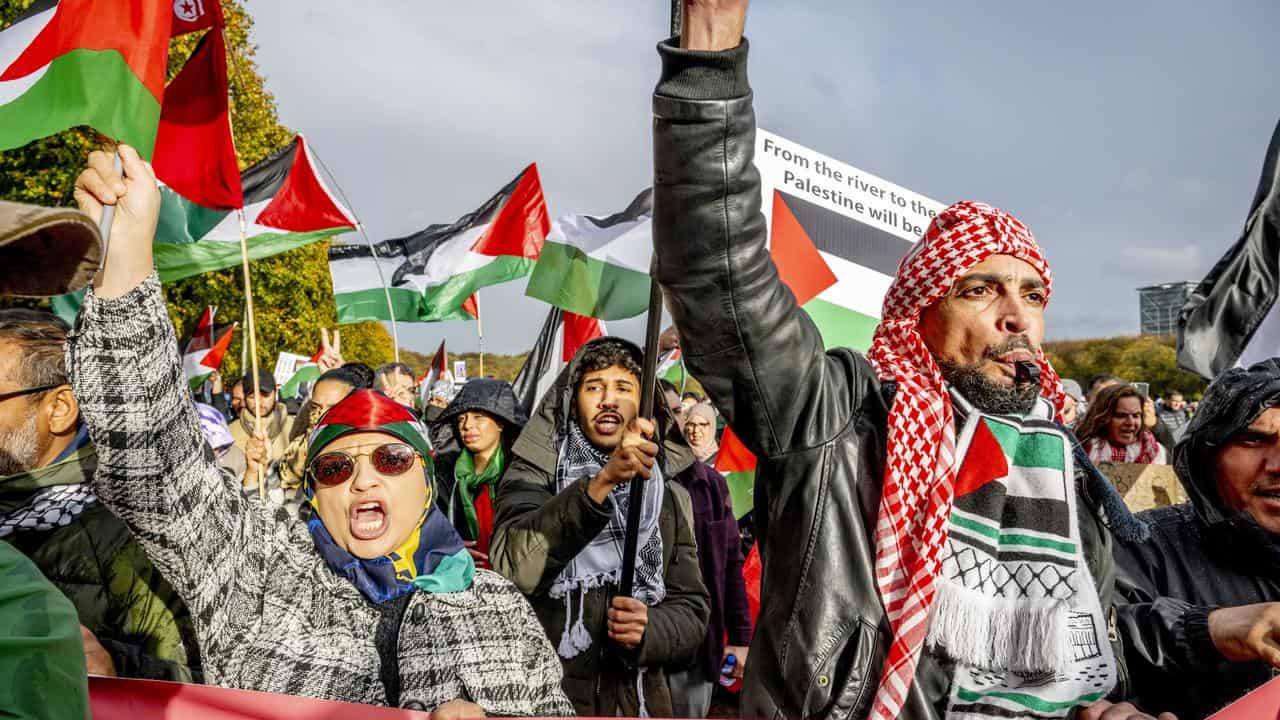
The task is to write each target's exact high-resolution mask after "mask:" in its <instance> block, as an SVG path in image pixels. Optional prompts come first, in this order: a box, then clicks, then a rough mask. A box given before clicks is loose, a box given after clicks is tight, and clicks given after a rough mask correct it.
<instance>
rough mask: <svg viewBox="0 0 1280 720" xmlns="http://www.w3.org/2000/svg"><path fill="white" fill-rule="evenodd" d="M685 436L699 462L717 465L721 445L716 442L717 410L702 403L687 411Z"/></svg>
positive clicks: (708, 404)
mask: <svg viewBox="0 0 1280 720" xmlns="http://www.w3.org/2000/svg"><path fill="white" fill-rule="evenodd" d="M684 436H685V438H686V439H687V440H688V441H689V447H690V448H691V449H692V450H693V456H694V457H696V458H697V459H698V462H704V463H706V464H708V465H715V464H716V455H718V454H719V453H720V445H719V443H717V442H716V409H715V408H714V407H712V406H711V404H710V403H706V402H700V403H697V404H695V405H693V406H692V407H690V408H689V409H688V410H686V411H685V421H684Z"/></svg>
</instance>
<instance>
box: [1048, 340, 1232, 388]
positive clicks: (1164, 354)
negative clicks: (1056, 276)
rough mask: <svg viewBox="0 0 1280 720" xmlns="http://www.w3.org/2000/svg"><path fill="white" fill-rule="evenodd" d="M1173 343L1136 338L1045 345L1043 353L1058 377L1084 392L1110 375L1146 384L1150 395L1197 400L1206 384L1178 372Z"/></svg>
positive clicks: (1193, 376)
mask: <svg viewBox="0 0 1280 720" xmlns="http://www.w3.org/2000/svg"><path fill="white" fill-rule="evenodd" d="M1175 342H1176V341H1175V338H1174V337H1173V336H1171V335H1170V336H1165V337H1157V336H1153V335H1139V336H1136V337H1114V338H1100V339H1094V340H1063V341H1059V342H1047V343H1045V344H1044V349H1045V352H1046V353H1047V354H1048V355H1049V361H1050V362H1051V363H1053V367H1054V369H1055V370H1057V371H1058V374H1059V375H1061V376H1062V377H1064V378H1068V377H1069V378H1073V379H1075V380H1077V381H1079V383H1080V385H1081V386H1082V387H1084V389H1085V391H1086V392H1087V391H1088V390H1089V388H1088V387H1085V385H1086V383H1088V382H1089V378H1090V377H1092V376H1094V375H1099V374H1102V373H1110V374H1112V375H1117V376H1119V377H1122V378H1124V379H1125V380H1128V381H1130V382H1145V383H1150V384H1151V392H1152V394H1153V395H1163V394H1164V393H1165V392H1166V391H1168V390H1170V389H1176V390H1178V391H1180V392H1182V393H1183V394H1184V395H1186V396H1188V397H1199V396H1200V395H1201V394H1203V393H1204V389H1205V387H1207V385H1208V383H1206V382H1205V381H1204V380H1203V379H1201V378H1200V377H1199V376H1197V375H1193V374H1191V373H1188V372H1184V371H1182V370H1179V369H1178V366H1177V350H1176V345H1175Z"/></svg>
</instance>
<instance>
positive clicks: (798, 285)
mask: <svg viewBox="0 0 1280 720" xmlns="http://www.w3.org/2000/svg"><path fill="white" fill-rule="evenodd" d="M769 254H770V255H772V256H773V264H774V265H777V266H778V277H779V279H781V280H782V282H783V283H784V284H785V285H786V286H787V287H789V288H791V292H792V294H793V295H795V296H796V303H797V304H799V305H804V304H805V303H807V302H809V301H810V300H812V299H814V298H815V297H817V296H818V294H819V293H821V292H822V291H823V290H826V289H827V288H829V287H831V286H832V285H835V284H836V274H835V273H833V272H831V268H830V267H828V266H827V261H826V260H823V259H822V254H821V253H820V252H818V248H817V247H816V246H815V245H814V244H813V240H810V239H809V234H808V233H807V232H805V230H804V227H802V226H801V225H800V221H798V220H796V216H795V215H794V214H792V212H791V208H789V207H787V202H786V201H785V200H783V199H782V193H779V192H778V191H777V190H774V191H773V227H772V230H771V233H770V236H769Z"/></svg>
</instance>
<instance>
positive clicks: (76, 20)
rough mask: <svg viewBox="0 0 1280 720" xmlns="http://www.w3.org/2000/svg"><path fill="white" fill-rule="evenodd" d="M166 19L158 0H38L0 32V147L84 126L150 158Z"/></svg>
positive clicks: (169, 15) (165, 6) (167, 8)
mask: <svg viewBox="0 0 1280 720" xmlns="http://www.w3.org/2000/svg"><path fill="white" fill-rule="evenodd" d="M172 21H173V6H172V4H171V3H169V2H165V1H163V0H147V1H145V2H144V1H142V0H135V1H133V2H123V1H122V0H62V2H60V3H54V2H51V1H49V0H37V2H35V3H34V4H32V6H31V7H30V9H29V10H28V11H27V13H25V14H24V15H23V16H22V17H20V18H18V20H17V21H16V22H14V23H13V24H12V25H10V26H9V27H7V28H5V29H4V30H3V31H0V149H7V148H14V147H18V146H20V145H25V144H26V143H29V142H31V141H32V140H37V139H39V138H42V137H46V136H49V135H52V134H54V133H57V132H61V131H62V130H66V129H67V128H72V127H75V126H77V125H88V126H90V127H92V128H93V129H95V130H97V131H98V132H100V133H102V134H104V135H106V136H108V137H110V138H114V139H116V140H119V141H121V142H124V143H127V144H129V145H132V146H133V147H135V148H137V150H138V152H139V153H141V154H142V156H143V157H145V158H150V157H151V151H152V148H153V146H154V145H155V140H156V127H157V125H158V124H159V122H160V103H161V100H162V99H163V98H164V79H165V68H166V66H167V63H168V61H169V31H170V27H171V25H172Z"/></svg>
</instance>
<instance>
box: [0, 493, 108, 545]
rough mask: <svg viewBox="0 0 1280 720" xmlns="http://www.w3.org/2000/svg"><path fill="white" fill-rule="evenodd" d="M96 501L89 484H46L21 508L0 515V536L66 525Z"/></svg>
mask: <svg viewBox="0 0 1280 720" xmlns="http://www.w3.org/2000/svg"><path fill="white" fill-rule="evenodd" d="M97 501H98V496H97V495H95V494H94V492H93V487H91V486H90V485H89V483H76V484H74V485H54V486H53V487H47V488H45V489H43V490H41V491H40V492H38V493H36V494H35V495H33V496H32V497H31V500H30V501H28V502H27V503H26V504H25V505H23V506H22V507H20V508H16V509H14V510H11V511H10V512H8V513H6V514H4V515H0V538H3V537H8V536H10V535H12V534H13V533H15V532H19V531H25V532H44V531H46V530H53V529H55V528H60V527H63V526H65V525H69V524H70V523H71V521H72V520H75V519H76V518H77V517H80V515H81V514H82V513H83V512H84V511H85V510H87V509H88V508H89V506H91V505H93V504H94V503H95V502H97Z"/></svg>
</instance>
